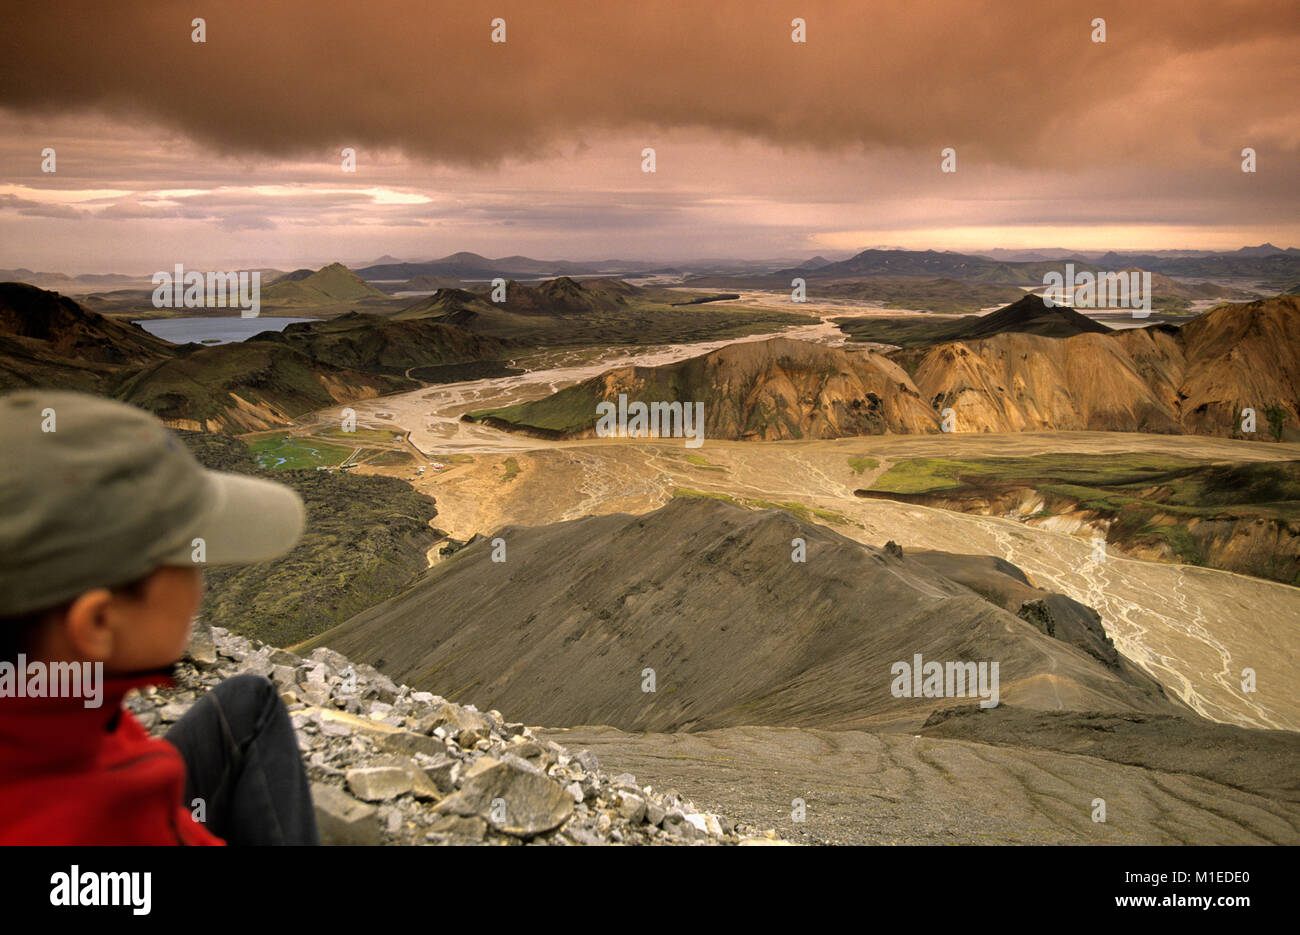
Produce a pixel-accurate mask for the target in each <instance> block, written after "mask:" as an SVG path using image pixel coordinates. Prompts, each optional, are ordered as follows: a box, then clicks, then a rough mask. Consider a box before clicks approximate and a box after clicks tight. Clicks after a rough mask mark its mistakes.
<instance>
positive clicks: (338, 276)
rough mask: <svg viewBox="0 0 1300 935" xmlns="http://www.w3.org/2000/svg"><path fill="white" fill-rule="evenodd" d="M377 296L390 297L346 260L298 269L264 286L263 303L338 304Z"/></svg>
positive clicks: (282, 304) (284, 305) (379, 297)
mask: <svg viewBox="0 0 1300 935" xmlns="http://www.w3.org/2000/svg"><path fill="white" fill-rule="evenodd" d="M376 298H378V299H386V298H388V297H387V296H386V295H385V294H384V293H383V292H380V291H379V290H378V289H376V288H375V287H374V286H372V285H370V283H368V282H366V281H365V280H364V279H362V278H361V277H360V276H358V275H357V274H356V273H354V272H352V270H350V269H348V268H347V267H346V266H344V265H343V264H342V263H331V264H330V265H329V266H323V267H321V268H320V269H318V270H316V271H315V272H312V271H311V270H308V269H300V270H294V271H293V272H292V273H286V274H285V275H284V276H281V277H280V278H279V279H277V280H276V281H275V282H273V283H271V284H270V285H269V286H267V287H265V288H264V289H263V290H262V305H263V306H264V307H265V306H272V307H276V308H293V307H301V306H318V305H338V304H340V303H346V302H357V301H361V300H363V299H376Z"/></svg>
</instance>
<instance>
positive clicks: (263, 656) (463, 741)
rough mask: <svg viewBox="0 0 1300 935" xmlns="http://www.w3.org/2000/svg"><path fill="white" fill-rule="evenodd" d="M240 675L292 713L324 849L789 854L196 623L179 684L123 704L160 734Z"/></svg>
mask: <svg viewBox="0 0 1300 935" xmlns="http://www.w3.org/2000/svg"><path fill="white" fill-rule="evenodd" d="M245 672H248V673H253V674H255V675H261V676H265V677H266V678H268V679H270V680H271V682H272V683H273V684H274V685H275V686H276V688H277V689H279V691H280V696H281V698H283V699H284V701H285V704H286V705H287V706H288V709H289V712H290V716H291V718H292V720H293V725H294V728H295V730H296V732H297V736H298V745H299V746H300V747H301V748H302V751H303V756H304V758H305V760H306V764H307V775H308V778H309V779H310V781H311V789H312V798H313V799H314V801H315V805H316V819H317V823H318V825H319V827H320V832H321V840H322V843H324V844H359V845H364V844H406V845H411V844H503V845H510V844H525V843H527V844H554V845H571V844H584V845H600V844H691V845H713V844H742V845H764V844H784V843H787V842H785V841H782V840H780V839H779V838H778V837H777V835H776V834H775V833H774V832H773V831H766V832H759V831H758V830H757V829H754V828H749V827H746V826H744V825H737V824H733V823H732V822H729V821H728V820H727V819H725V818H723V817H722V816H719V815H714V814H710V813H708V812H702V811H700V810H699V809H697V808H696V807H695V805H694V804H693V803H691V802H690V801H689V800H687V799H685V798H683V797H681V796H680V795H678V794H677V793H676V792H674V791H673V790H664V791H657V790H655V789H652V788H651V787H650V786H639V785H637V781H636V777H635V776H632V775H630V774H627V773H624V774H621V775H618V776H611V775H609V774H608V773H605V772H602V771H601V770H600V768H599V766H598V764H597V762H596V757H595V756H594V755H593V754H592V753H590V752H589V751H586V750H582V751H578V752H576V753H573V752H570V751H569V750H567V749H565V748H564V747H562V746H560V745H559V744H557V743H555V742H553V741H550V740H546V739H543V738H540V737H538V736H536V735H535V734H534V732H533V730H532V729H531V728H529V727H526V726H525V725H523V724H519V723H511V722H508V721H506V720H505V718H504V717H503V716H502V715H501V713H500V712H498V711H487V712H480V711H478V710H476V709H475V708H474V707H473V706H472V705H458V704H453V703H451V702H449V701H446V700H445V699H443V698H440V697H438V696H437V695H434V694H432V693H430V692H421V691H414V690H412V689H411V688H409V687H408V686H406V685H395V684H394V683H393V682H392V680H390V679H389V678H387V677H386V676H384V675H383V674H382V673H380V672H378V671H377V670H375V669H374V668H372V667H370V666H368V665H365V664H364V663H356V664H354V663H351V662H350V661H349V660H348V659H346V658H344V657H343V656H342V655H340V654H339V653H336V652H334V651H332V650H330V649H325V648H318V649H314V650H312V652H311V655H310V656H309V657H307V658H302V657H299V656H296V655H294V654H293V653H291V652H288V651H286V650H283V649H276V648H274V647H272V646H266V645H264V644H262V643H259V642H255V641H250V640H247V639H245V638H244V637H241V636H238V635H235V634H232V633H229V632H227V631H226V630H224V629H221V628H220V627H211V628H209V627H206V626H203V625H199V626H198V627H197V628H196V631H195V635H194V639H193V641H192V643H191V646H190V648H189V650H188V651H187V653H186V655H185V657H184V658H183V659H182V661H181V662H180V663H178V665H177V667H176V673H175V679H176V684H175V686H174V687H172V688H148V689H145V690H144V691H142V692H138V693H132V695H131V696H130V698H129V699H128V701H127V706H128V707H129V708H130V709H131V711H132V712H133V713H134V714H135V715H136V717H137V718H139V719H140V721H141V723H143V724H144V726H145V727H146V728H148V729H149V730H150V731H151V732H152V733H155V734H161V733H163V732H165V731H166V730H167V728H168V727H170V725H171V724H172V723H174V722H175V721H177V720H179V719H180V718H181V717H182V716H183V715H184V713H185V712H186V710H188V708H189V706H190V705H191V704H193V703H194V702H195V701H196V700H197V699H198V698H199V697H200V696H202V695H203V694H204V693H205V692H207V691H208V690H210V689H211V688H213V687H215V686H216V685H217V684H218V683H220V682H221V681H222V680H224V679H227V678H230V677H231V676H234V675H238V674H240V673H245Z"/></svg>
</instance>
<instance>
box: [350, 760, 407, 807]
mask: <svg viewBox="0 0 1300 935" xmlns="http://www.w3.org/2000/svg"><path fill="white" fill-rule="evenodd" d="M347 782H348V788H349V789H351V790H352V794H353V795H355V796H356V797H357V798H359V799H364V800H365V801H367V802H384V801H387V800H388V799H394V798H397V796H399V795H405V794H406V793H408V792H410V791H411V788H412V786H413V785H414V780H413V779H412V778H411V774H410V772H409V771H408V770H405V769H402V768H401V767H397V766H358V767H354V768H353V769H350V770H348V771H347Z"/></svg>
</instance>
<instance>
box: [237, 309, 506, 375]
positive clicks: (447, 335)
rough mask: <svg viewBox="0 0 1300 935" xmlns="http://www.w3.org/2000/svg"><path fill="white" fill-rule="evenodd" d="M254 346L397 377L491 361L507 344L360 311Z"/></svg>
mask: <svg viewBox="0 0 1300 935" xmlns="http://www.w3.org/2000/svg"><path fill="white" fill-rule="evenodd" d="M251 340H253V341H266V342H270V343H276V344H285V345H287V346H289V347H292V348H294V349H295V350H298V351H301V352H302V353H304V354H306V355H307V356H308V357H310V358H312V359H313V360H317V361H321V362H323V363H327V364H331V365H333V366H335V367H351V368H353V369H356V370H364V371H367V372H370V373H387V374H392V375H395V376H401V375H402V374H404V373H405V372H406V371H407V370H408V369H410V368H412V367H426V366H436V365H440V364H455V363H465V362H468V361H479V360H495V359H497V358H499V357H500V356H502V355H503V354H504V353H506V349H507V348H508V347H509V344H508V342H505V341H499V340H497V339H496V338H489V337H485V336H483V335H479V334H475V333H473V332H471V331H467V330H465V329H464V328H458V327H455V326H454V325H450V324H446V323H444V322H441V321H434V320H432V319H429V318H415V319H402V320H393V319H387V318H382V317H380V316H378V315H367V314H364V313H362V312H348V313H347V314H346V315H340V316H339V317H337V318H328V319H322V320H320V321H303V322H294V323H293V324H291V325H287V326H286V327H285V328H284V330H282V331H264V332H262V333H261V334H258V335H256V336H254V337H253V338H252V339H251Z"/></svg>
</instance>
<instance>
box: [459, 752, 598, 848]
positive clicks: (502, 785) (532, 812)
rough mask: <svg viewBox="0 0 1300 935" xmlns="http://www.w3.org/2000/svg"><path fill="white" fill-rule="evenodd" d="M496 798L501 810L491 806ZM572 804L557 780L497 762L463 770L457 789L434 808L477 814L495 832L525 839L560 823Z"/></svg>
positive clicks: (564, 818) (566, 815)
mask: <svg viewBox="0 0 1300 935" xmlns="http://www.w3.org/2000/svg"><path fill="white" fill-rule="evenodd" d="M483 759H488V758H487V757H484V758H483ZM496 800H501V802H502V803H503V804H504V808H503V809H501V810H498V809H496V808H494V807H493V803H494V801H496ZM573 805H574V802H573V797H572V796H570V795H569V794H568V793H567V792H565V791H564V788H563V787H562V786H561V785H560V784H559V783H557V782H555V781H553V780H551V779H549V778H547V777H546V776H542V775H538V774H537V773H534V772H529V771H527V770H523V769H519V768H518V767H517V766H516V765H514V764H511V763H508V762H497V763H495V764H494V765H491V766H488V767H486V768H484V769H481V770H478V771H477V772H473V773H472V774H471V771H467V773H466V776H465V778H464V780H463V781H462V783H461V788H460V791H459V792H456V793H455V794H453V795H450V796H448V797H447V798H446V799H444V800H443V801H442V802H441V803H440V804H439V806H438V811H439V812H441V813H443V814H453V815H462V816H469V815H478V816H479V817H480V818H483V819H484V820H486V821H487V822H488V823H489V824H491V825H492V826H493V827H494V828H495V829H496V830H498V831H502V832H504V833H506V834H509V835H513V836H515V837H521V838H527V837H532V836H534V835H537V834H542V833H543V832H546V831H550V830H552V829H554V828H557V827H559V826H560V825H562V824H564V822H565V821H567V820H568V818H569V816H570V815H571V814H573ZM500 811H504V817H502V816H501V814H500Z"/></svg>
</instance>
